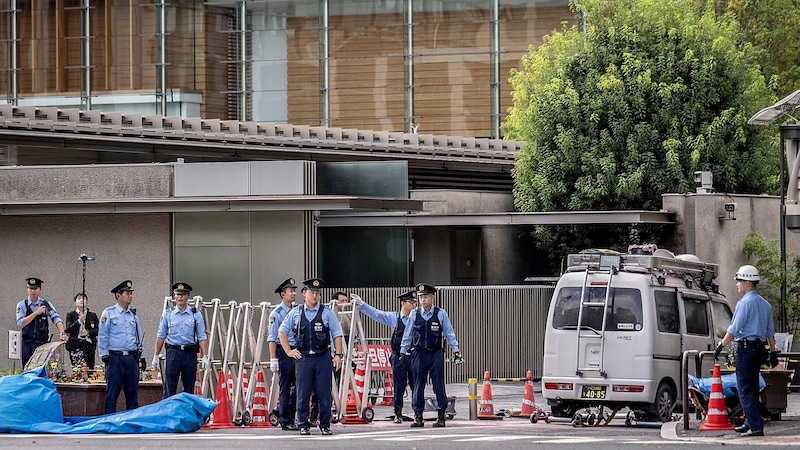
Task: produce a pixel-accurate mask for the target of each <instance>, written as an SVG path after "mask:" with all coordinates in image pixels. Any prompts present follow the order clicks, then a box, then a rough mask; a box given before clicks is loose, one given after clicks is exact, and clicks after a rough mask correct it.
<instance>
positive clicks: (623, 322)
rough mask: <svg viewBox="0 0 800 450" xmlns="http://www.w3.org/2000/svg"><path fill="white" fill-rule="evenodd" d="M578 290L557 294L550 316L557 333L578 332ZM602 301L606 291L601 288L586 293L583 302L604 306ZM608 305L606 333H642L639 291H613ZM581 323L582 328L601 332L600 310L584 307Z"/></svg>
mask: <svg viewBox="0 0 800 450" xmlns="http://www.w3.org/2000/svg"><path fill="white" fill-rule="evenodd" d="M581 290H582V289H581V288H580V287H568V288H562V289H561V290H560V291H559V293H558V297H557V298H556V305H555V311H554V314H553V327H554V328H556V329H560V330H567V329H575V328H577V326H578V310H579V308H580V305H581V301H580V297H581ZM605 298H606V288H604V287H590V288H587V289H586V300H585V302H588V303H597V302H605ZM608 305H609V312H608V314H607V317H606V330H607V331H639V330H641V329H642V325H643V324H642V322H643V321H642V317H643V314H642V295H641V292H640V291H639V290H638V289H630V288H612V289H611V295H610V297H609V299H608ZM581 321H582V326H583V327H589V328H592V329H595V330H600V329H602V323H603V308H602V306H594V305H584V309H583V315H582V317H581Z"/></svg>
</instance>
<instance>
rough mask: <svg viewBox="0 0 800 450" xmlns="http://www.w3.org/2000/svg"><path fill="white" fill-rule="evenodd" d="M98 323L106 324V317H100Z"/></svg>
mask: <svg viewBox="0 0 800 450" xmlns="http://www.w3.org/2000/svg"><path fill="white" fill-rule="evenodd" d="M100 323H106V315H105V314H103V316H102V317H100Z"/></svg>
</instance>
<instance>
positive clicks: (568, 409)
mask: <svg viewBox="0 0 800 450" xmlns="http://www.w3.org/2000/svg"><path fill="white" fill-rule="evenodd" d="M575 411H577V409H576V408H575V406H574V405H573V404H572V403H569V402H563V403H561V404H558V405H552V406H551V407H550V412H551V413H552V415H553V416H555V417H572V416H573V415H574V414H575Z"/></svg>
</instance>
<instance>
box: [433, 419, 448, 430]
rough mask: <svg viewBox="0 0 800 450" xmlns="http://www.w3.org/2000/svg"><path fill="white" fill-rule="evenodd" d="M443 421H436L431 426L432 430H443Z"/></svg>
mask: <svg viewBox="0 0 800 450" xmlns="http://www.w3.org/2000/svg"><path fill="white" fill-rule="evenodd" d="M444 427H445V425H444V420H443V419H436V423H434V424H433V428H444Z"/></svg>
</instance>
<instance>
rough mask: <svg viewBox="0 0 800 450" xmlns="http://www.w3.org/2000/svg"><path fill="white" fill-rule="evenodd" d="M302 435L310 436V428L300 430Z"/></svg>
mask: <svg viewBox="0 0 800 450" xmlns="http://www.w3.org/2000/svg"><path fill="white" fill-rule="evenodd" d="M300 434H301V435H302V436H308V435H309V434H311V430H309V429H308V428H300Z"/></svg>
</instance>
